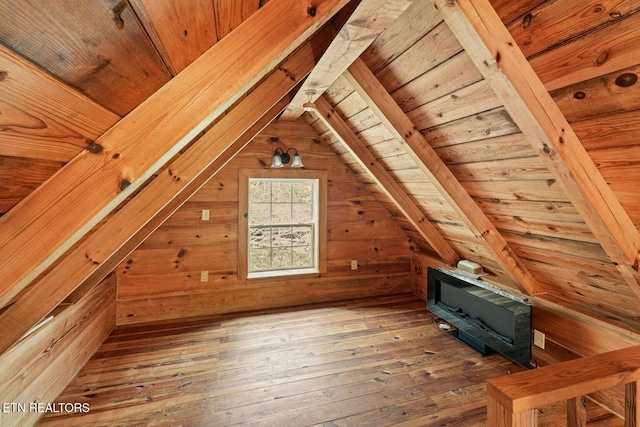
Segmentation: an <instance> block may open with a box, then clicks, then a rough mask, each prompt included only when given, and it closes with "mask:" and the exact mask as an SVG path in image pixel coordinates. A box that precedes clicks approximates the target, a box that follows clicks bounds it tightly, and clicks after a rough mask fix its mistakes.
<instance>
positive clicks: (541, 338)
mask: <svg viewBox="0 0 640 427" xmlns="http://www.w3.org/2000/svg"><path fill="white" fill-rule="evenodd" d="M544 342H545V335H544V333H542V332H540V331H538V330H537V329H534V330H533V345H535V346H538V347H540V348H541V349H543V350H544Z"/></svg>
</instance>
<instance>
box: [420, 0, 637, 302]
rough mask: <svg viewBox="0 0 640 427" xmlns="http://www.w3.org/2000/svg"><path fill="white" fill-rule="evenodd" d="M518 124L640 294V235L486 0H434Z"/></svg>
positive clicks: (617, 266)
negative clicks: (462, 0)
mask: <svg viewBox="0 0 640 427" xmlns="http://www.w3.org/2000/svg"><path fill="white" fill-rule="evenodd" d="M433 3H434V5H435V6H436V8H438V9H439V10H440V12H441V13H442V15H443V17H444V20H445V22H446V23H447V25H448V26H449V27H450V28H451V30H452V31H453V33H454V34H455V35H456V36H457V37H458V39H459V41H460V43H461V44H462V46H463V47H464V48H465V50H466V51H467V53H468V54H469V56H470V57H471V59H472V60H473V61H474V63H475V64H476V66H477V67H478V69H479V70H480V72H481V73H482V74H483V76H484V77H485V78H486V79H487V80H488V81H489V82H491V86H492V88H493V90H494V92H495V93H496V95H497V96H498V97H499V98H500V99H501V100H502V102H503V103H504V106H505V108H506V110H507V111H508V112H509V114H510V115H511V117H512V118H513V120H514V122H515V123H516V124H517V125H518V126H519V127H520V129H521V130H522V133H523V134H524V135H525V136H526V137H527V139H528V141H529V142H530V143H531V145H532V147H533V149H534V150H535V151H536V153H538V155H539V156H540V157H541V158H542V159H543V160H544V162H545V164H546V165H547V167H548V168H549V170H550V171H551V172H552V173H553V174H554V175H555V177H556V179H557V180H558V183H559V184H560V185H561V186H562V187H563V188H564V190H565V192H566V194H567V196H568V197H569V199H570V200H571V202H572V203H573V205H574V206H575V207H576V209H577V210H578V212H579V213H580V215H581V216H582V218H583V219H584V220H585V222H586V223H587V225H588V226H589V228H590V229H591V232H592V233H593V234H594V236H595V237H596V239H598V241H599V242H600V244H601V246H602V248H603V249H604V250H605V252H606V253H607V255H608V256H609V258H610V259H611V260H612V262H613V263H614V264H615V265H616V268H617V269H618V271H619V272H620V274H621V275H622V277H623V278H624V279H625V280H626V281H627V283H628V284H629V286H630V287H631V288H632V290H633V292H634V293H635V294H636V295H637V296H638V297H640V276H639V275H638V266H639V262H640V256H639V251H640V234H639V233H638V230H637V229H636V227H635V225H634V224H633V221H632V220H631V219H630V218H629V215H628V214H627V212H626V211H625V210H624V208H623V207H622V205H621V204H620V202H619V201H618V199H617V198H616V196H615V194H614V193H613V191H612V190H611V189H610V188H609V186H608V185H607V183H606V181H605V179H604V178H603V177H602V174H601V173H600V171H599V170H598V167H597V166H596V165H595V164H594V163H593V160H592V159H591V158H590V157H589V155H588V153H587V151H586V150H585V149H584V146H583V145H582V143H581V142H580V140H579V139H578V137H577V135H576V134H575V133H574V131H573V129H572V128H571V126H570V125H569V123H568V121H567V120H566V118H565V117H564V115H563V114H562V112H561V111H560V109H559V108H558V106H557V105H556V103H555V102H554V101H553V98H551V95H549V93H548V92H547V90H546V88H545V87H544V85H543V84H542V82H541V81H540V79H539V78H538V76H537V75H536V74H535V72H534V71H533V69H532V68H531V66H530V65H529V63H528V62H527V59H526V58H525V56H524V55H523V54H522V52H521V51H520V49H519V48H518V45H517V44H516V42H515V41H514V40H513V38H512V37H511V34H510V33H509V31H508V30H507V29H506V28H505V26H504V24H503V23H502V21H501V20H500V18H499V17H498V15H497V14H496V12H495V10H493V8H492V7H491V5H490V4H489V2H488V1H487V0H468V1H464V2H456V1H449V0H434V1H433Z"/></svg>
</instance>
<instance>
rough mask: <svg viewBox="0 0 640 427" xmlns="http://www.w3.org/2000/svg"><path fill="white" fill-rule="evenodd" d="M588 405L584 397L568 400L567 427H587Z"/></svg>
mask: <svg viewBox="0 0 640 427" xmlns="http://www.w3.org/2000/svg"><path fill="white" fill-rule="evenodd" d="M586 405H587V401H586V399H585V397H584V396H578V397H574V398H572V399H567V427H587V406H586Z"/></svg>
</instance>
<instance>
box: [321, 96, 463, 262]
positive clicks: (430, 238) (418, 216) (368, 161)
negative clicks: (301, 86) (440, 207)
mask: <svg viewBox="0 0 640 427" xmlns="http://www.w3.org/2000/svg"><path fill="white" fill-rule="evenodd" d="M315 105H316V113H317V116H318V118H319V119H320V120H321V121H322V123H324V124H325V126H327V127H328V128H329V130H330V131H331V132H332V133H333V134H334V135H335V136H336V138H338V139H339V140H340V142H341V143H342V144H343V145H344V147H345V148H346V149H347V150H348V151H349V153H350V154H351V155H352V156H353V157H354V159H356V160H357V161H358V163H359V164H360V165H361V166H362V167H363V168H364V169H365V170H366V171H367V172H368V173H369V175H370V176H371V178H372V179H373V180H374V181H375V182H376V184H378V186H379V187H380V189H381V190H382V191H384V193H385V194H386V195H387V196H388V197H389V199H391V201H392V202H393V203H394V204H395V205H396V207H397V208H398V209H399V210H400V212H402V214H403V215H404V216H405V217H406V218H407V220H408V221H409V222H410V223H411V225H413V226H414V227H415V229H416V231H417V232H418V233H420V235H421V236H422V237H423V238H424V239H425V240H426V241H427V242H428V243H429V244H430V245H431V247H432V248H433V249H434V250H435V251H436V252H437V253H438V255H440V258H442V259H443V260H444V261H445V262H446V263H447V264H449V265H451V266H454V267H455V265H456V262H457V261H458V260H459V259H460V256H459V255H458V254H457V253H456V252H455V250H454V249H453V248H452V247H451V245H449V243H448V242H447V241H446V240H445V239H444V237H442V234H441V233H440V231H439V230H438V229H437V228H436V227H435V226H434V225H432V224H431V223H430V222H429V219H428V218H427V217H426V216H425V214H424V212H422V210H421V209H420V208H419V207H418V206H417V205H416V204H415V202H414V201H413V200H411V197H409V195H408V194H407V193H406V192H405V191H404V190H403V189H402V187H401V186H400V184H398V182H397V181H396V180H395V179H394V178H393V177H392V176H391V174H390V173H389V172H388V171H387V170H386V168H385V167H384V165H383V164H382V163H380V162H379V161H378V159H376V158H375V156H374V155H373V154H372V153H371V151H370V150H369V149H368V148H367V146H366V145H365V144H364V142H363V141H362V140H361V139H360V138H359V137H358V135H356V134H355V133H354V132H353V130H351V128H350V127H349V125H348V124H347V123H345V121H344V120H343V119H342V118H341V117H340V115H339V114H338V113H337V112H336V111H334V109H333V108H332V107H331V105H330V104H329V102H327V100H325V99H324V97H320V98H318V99H317V100H316V103H315Z"/></svg>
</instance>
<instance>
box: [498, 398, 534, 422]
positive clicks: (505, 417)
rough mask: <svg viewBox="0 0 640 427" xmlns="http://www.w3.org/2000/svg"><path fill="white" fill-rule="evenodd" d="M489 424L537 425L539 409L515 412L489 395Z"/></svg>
mask: <svg viewBox="0 0 640 427" xmlns="http://www.w3.org/2000/svg"><path fill="white" fill-rule="evenodd" d="M487 425H488V426H491V427H536V426H537V425H538V410H537V409H532V410H530V411H526V412H520V413H517V414H514V413H513V412H512V411H511V409H508V408H505V407H504V406H502V404H500V402H498V401H497V400H495V399H493V398H492V397H491V396H489V398H488V400H487Z"/></svg>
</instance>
